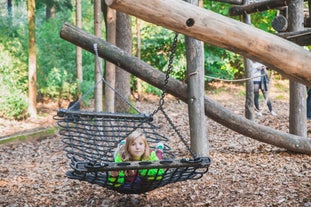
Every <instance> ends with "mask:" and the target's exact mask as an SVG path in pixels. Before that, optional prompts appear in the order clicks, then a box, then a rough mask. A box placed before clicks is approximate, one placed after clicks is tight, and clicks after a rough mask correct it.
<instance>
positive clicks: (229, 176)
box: [0, 81, 311, 207]
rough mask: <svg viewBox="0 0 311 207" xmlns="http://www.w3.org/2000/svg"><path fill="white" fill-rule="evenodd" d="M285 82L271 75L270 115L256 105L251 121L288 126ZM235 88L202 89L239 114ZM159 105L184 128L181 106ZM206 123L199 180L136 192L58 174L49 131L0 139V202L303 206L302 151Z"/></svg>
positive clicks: (309, 197)
mask: <svg viewBox="0 0 311 207" xmlns="http://www.w3.org/2000/svg"><path fill="white" fill-rule="evenodd" d="M277 84H283V87H282V88H280V87H278V86H277ZM286 84H288V83H286V81H285V82H284V83H283V82H281V83H275V87H273V88H272V89H271V94H270V95H271V98H272V102H273V106H274V110H275V112H276V113H277V116H272V115H270V114H269V113H268V112H267V110H266V108H267V107H266V106H262V107H263V108H264V109H265V110H264V111H263V116H261V117H256V120H255V121H256V122H258V123H261V124H263V125H267V126H269V127H272V128H275V129H278V130H282V131H285V132H288V113H289V112H288V90H286ZM284 85H285V90H284ZM243 94H244V93H243V87H241V86H236V85H233V84H226V85H225V87H218V89H217V90H214V91H213V92H211V91H208V92H207V95H208V96H209V97H210V98H213V99H214V100H216V101H218V103H220V104H222V105H223V106H225V107H226V108H228V109H230V110H232V113H237V114H240V115H243V114H244V95H243ZM261 103H262V102H261ZM135 105H136V106H137V107H138V108H139V109H141V111H147V112H150V111H153V110H152V109H154V108H155V107H156V105H157V100H154V99H153V98H150V97H146V100H144V101H142V102H136V103H135ZM56 108H57V107H56V105H55V104H43V105H41V106H40V116H39V117H38V119H35V120H26V121H22V122H16V121H8V120H0V121H1V122H0V123H1V124H0V130H1V132H2V135H1V136H4V135H8V134H12V133H17V132H19V131H21V130H29V129H32V128H36V127H48V126H53V125H55V121H54V120H53V115H55V113H56ZM165 108H166V111H167V112H168V114H169V116H170V117H171V119H172V120H173V121H174V123H175V124H176V126H177V127H180V128H182V132H184V131H187V130H188V123H187V106H186V105H185V104H184V103H182V102H180V101H178V100H176V99H172V98H171V99H169V100H167V101H166V104H165ZM309 122H310V121H308V130H309V129H310V127H311V126H310V125H311V123H309ZM207 127H208V138H209V142H210V157H211V159H212V164H211V166H210V169H209V172H208V173H207V174H206V175H205V176H204V177H203V178H201V179H200V180H196V181H185V182H179V183H174V184H169V185H167V186H164V187H161V188H158V189H156V190H154V191H151V192H149V193H146V194H142V195H123V194H119V193H116V192H114V191H111V190H107V189H105V188H102V187H100V186H97V185H94V184H89V183H86V182H80V181H77V180H70V179H68V178H67V177H65V173H66V171H67V170H69V166H68V160H67V158H66V156H65V153H64V152H63V150H62V147H63V145H62V142H61V138H60V136H59V135H57V134H56V135H54V136H50V137H47V138H44V139H36V140H28V141H24V142H21V141H19V142H14V143H9V144H3V145H0V206H10V207H15V206H18V207H19V206H23V207H26V206H27V207H28V206H29V207H32V206H105V207H106V206H109V207H110V206H145V207H151V206H215V207H218V206H232V207H233V206H234V207H239V206H260V207H261V206H262V207H264V206H265V207H272V206H299V207H300V206H301V207H309V206H311V183H310V181H311V162H310V156H308V155H302V154H294V153H289V152H286V151H285V150H284V149H280V148H277V147H274V146H270V145H267V144H265V143H261V142H258V141H256V140H253V139H251V138H248V137H245V136H243V135H240V134H238V133H236V132H234V131H232V130H230V129H227V128H225V127H224V126H222V125H220V124H218V123H216V122H214V121H212V120H209V119H208V120H207ZM309 137H310V135H309Z"/></svg>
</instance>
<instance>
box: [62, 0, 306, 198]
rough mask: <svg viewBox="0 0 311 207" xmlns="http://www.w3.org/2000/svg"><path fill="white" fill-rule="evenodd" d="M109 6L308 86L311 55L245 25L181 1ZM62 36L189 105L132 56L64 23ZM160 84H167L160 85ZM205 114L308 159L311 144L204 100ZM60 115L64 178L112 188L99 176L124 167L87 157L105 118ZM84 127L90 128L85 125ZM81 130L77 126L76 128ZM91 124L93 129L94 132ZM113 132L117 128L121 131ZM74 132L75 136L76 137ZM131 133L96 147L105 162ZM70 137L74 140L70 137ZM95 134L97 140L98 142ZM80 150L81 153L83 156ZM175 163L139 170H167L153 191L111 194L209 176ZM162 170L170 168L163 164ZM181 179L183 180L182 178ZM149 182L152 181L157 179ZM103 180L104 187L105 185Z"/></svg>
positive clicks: (178, 89)
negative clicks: (66, 161)
mask: <svg viewBox="0 0 311 207" xmlns="http://www.w3.org/2000/svg"><path fill="white" fill-rule="evenodd" d="M107 4H108V5H109V6H111V7H112V8H115V9H117V10H120V11H122V12H127V13H129V14H132V15H136V16H138V17H139V18H142V19H144V20H146V21H149V22H152V23H155V24H158V25H161V26H164V27H167V28H168V29H172V30H174V31H176V32H180V33H183V34H186V35H188V36H191V37H193V38H196V39H199V40H202V41H204V42H207V43H209V44H213V45H215V46H218V47H222V48H224V49H228V50H231V51H233V52H237V53H239V54H241V55H243V56H245V57H249V58H252V59H254V60H258V61H260V62H264V63H266V64H267V65H268V66H270V67H272V68H273V69H275V70H277V71H279V72H280V73H282V74H284V75H286V76H287V77H289V78H291V79H292V80H295V81H298V82H301V83H303V84H307V85H308V84H310V80H311V72H310V70H309V69H308V68H311V64H310V63H309V61H307V59H308V58H310V57H311V55H310V53H309V52H307V51H306V50H304V49H303V48H301V47H300V46H298V45H296V44H294V43H292V42H290V41H288V40H285V39H283V38H281V37H278V36H276V35H272V34H269V33H266V32H264V31H261V30H259V29H256V28H254V27H251V26H249V25H247V24H243V23H240V22H238V21H235V20H232V19H230V18H226V17H223V16H221V15H218V14H214V13H213V12H210V11H206V10H204V9H201V8H199V7H196V6H192V5H191V4H187V3H184V2H182V1H174V3H172V1H171V2H170V1H162V0H155V1H148V4H147V3H146V4H145V3H144V2H140V1H135V0H134V1H128V0H123V1H107ZM170 5H171V6H170ZM173 6H174V7H173ZM153 7H154V8H159V10H156V9H153ZM176 8H178V9H176ZM186 8H187V9H186ZM165 9H167V10H165ZM172 10H174V11H175V10H176V12H171V11H172ZM138 11H143V12H138ZM183 11H186V12H183ZM161 12H162V13H161ZM188 12H190V14H191V15H187V13H188ZM167 13H170V14H172V15H170V16H169V17H168V18H166V19H165V21H164V19H163V20H161V18H163V16H164V14H167ZM179 20H180V22H179ZM215 25H218V28H216V27H215ZM241 33H243V34H242V36H245V37H247V38H244V39H243V40H240V38H239V37H240V36H241ZM60 35H61V37H62V38H63V39H65V40H67V41H69V42H71V43H73V44H75V45H77V46H80V47H82V48H84V49H86V50H88V51H89V52H92V53H95V54H96V56H99V57H102V58H104V59H106V60H108V61H109V62H111V63H114V64H115V65H117V66H119V67H121V68H123V69H124V70H126V71H128V72H130V73H132V74H133V75H135V76H137V77H139V78H141V79H142V80H144V81H146V82H148V83H150V84H152V85H154V86H156V87H158V88H163V86H164V88H166V89H167V92H168V93H171V94H172V95H174V96H176V97H178V98H180V99H181V100H183V101H184V102H187V100H188V98H187V97H188V96H189V94H187V92H186V91H187V85H185V84H183V83H181V82H179V81H177V80H175V79H173V78H168V77H167V76H166V77H165V74H163V73H161V72H160V71H158V70H155V69H153V68H152V67H151V66H149V65H147V64H146V63H144V62H143V61H140V60H139V59H137V58H135V57H132V56H131V55H129V54H127V53H125V52H124V51H122V50H121V49H119V48H117V47H115V46H113V45H111V44H109V43H108V42H105V41H103V40H102V39H100V38H98V37H95V36H93V35H91V34H88V33H86V32H84V31H83V30H81V29H78V28H76V27H74V26H72V25H70V24H67V23H66V24H64V26H63V28H62V30H61V33H60ZM245 39H246V40H245ZM94 45H96V48H97V49H96V50H94ZM290 57H291V60H292V61H290V62H286V64H284V63H283V62H282V60H283V59H290ZM301 57H303V58H301ZM163 80H168V81H164V82H163ZM204 108H205V114H206V115H207V116H208V117H209V118H211V119H213V120H215V121H216V122H218V123H220V124H222V125H224V126H226V127H228V128H230V129H232V130H234V131H236V132H238V133H241V134H243V135H246V136H248V137H251V138H254V139H256V140H259V141H262V142H265V143H268V144H272V145H275V146H278V147H281V148H285V149H287V150H289V151H294V152H300V153H306V154H311V143H310V140H309V139H308V138H304V137H299V136H295V135H292V134H287V133H284V132H280V131H277V130H274V129H271V128H269V127H265V126H261V125H259V124H256V123H254V122H252V121H249V120H248V119H245V118H244V117H240V116H238V115H235V114H234V113H231V112H230V111H228V110H227V109H225V108H224V107H222V106H220V105H219V104H217V103H216V102H214V101H212V100H210V99H208V98H207V97H205V100H204ZM58 115H59V117H62V119H63V121H62V120H60V123H61V124H60V125H61V126H62V127H63V128H64V130H63V134H62V135H64V136H65V137H66V136H67V137H68V140H69V141H68V142H67V143H66V141H65V144H68V143H69V145H68V146H67V147H68V149H69V150H68V151H67V156H69V157H70V158H71V161H72V162H71V167H72V168H73V169H74V171H73V174H72V173H71V174H70V173H69V174H68V177H72V178H74V179H80V180H85V181H88V182H90V183H96V184H99V185H103V186H106V187H107V186H108V188H111V187H112V186H111V184H109V183H107V173H102V172H109V170H116V169H117V170H122V169H123V170H124V169H125V166H119V167H118V166H117V165H116V164H114V163H113V161H112V160H111V159H109V160H105V161H107V162H108V163H104V165H101V164H100V165H99V164H98V163H97V160H98V159H99V160H102V159H103V158H101V157H99V158H95V159H94V156H95V155H96V156H98V155H97V154H96V153H97V151H95V153H91V152H90V151H91V150H92V149H93V148H98V146H93V143H94V142H97V141H98V137H101V134H103V135H105V133H106V132H107V129H106V124H105V121H104V120H105V118H101V115H96V114H95V116H94V117H91V118H87V119H86V120H84V121H81V120H82V119H84V118H83V117H84V115H83V113H80V112H78V114H75V112H70V111H69V112H67V111H66V112H62V111H60V113H59V114H58ZM86 115H87V117H88V116H89V114H86ZM109 117H110V115H109ZM121 117H123V116H121V115H117V118H121ZM97 119H98V121H97ZM88 122H89V123H91V124H90V125H89V124H88ZM113 122H115V121H113ZM83 123H85V124H83ZM97 123H99V124H100V125H99V126H97ZM75 124H78V125H77V127H72V126H73V125H75ZM80 124H81V126H80V127H79V125H80ZM94 124H96V126H95V125H94ZM108 125H109V126H108V132H109V133H110V132H111V131H110V128H111V127H112V125H110V124H108ZM84 126H86V128H84ZM116 127H119V125H118V126H116ZM138 127H139V125H138ZM92 128H96V129H103V130H102V131H100V132H95V135H94V136H93V135H91V134H89V133H91V131H92ZM136 128H137V126H135V127H133V129H132V130H135V129H136ZM76 129H79V130H77V131H75V130H76ZM132 130H130V131H126V133H125V134H124V135H120V134H117V135H113V137H118V140H117V141H115V142H114V144H113V146H110V145H109V144H108V145H109V146H108V147H107V146H106V145H107V144H105V143H104V144H100V145H99V146H105V147H104V148H107V149H108V153H110V154H107V156H105V157H110V158H111V157H112V154H111V148H113V147H115V144H116V143H118V142H119V141H120V140H121V139H123V138H125V137H126V135H127V134H128V133H130V132H131V131H132ZM83 131H86V132H87V133H86V134H84V132H83ZM105 131H106V132H105ZM74 133H75V134H76V135H73V134H74ZM96 134H99V135H100V136H98V135H96ZM72 137H78V141H77V143H78V144H74V145H72V142H75V141H76V140H75V139H76V138H72ZM89 137H95V140H94V142H93V141H91V142H92V143H91V145H90V146H88V147H85V146H84V145H85V144H87V143H89ZM65 139H66V138H65ZM85 139H86V141H85V143H84V141H83V143H84V144H83V145H81V146H80V142H81V140H85ZM201 141H202V140H201ZM207 141H208V140H207V139H206V142H207ZM109 142H111V141H109ZM76 148H77V151H76ZM82 148H83V150H81V149H82ZM84 148H86V150H84ZM99 148H101V147H99ZM107 149H104V151H107ZM109 149H110V151H109ZM105 153H106V152H103V154H105ZM76 156H78V157H79V156H80V158H82V159H81V160H83V159H85V158H86V159H87V160H89V161H87V162H81V160H76ZM88 156H89V157H88ZM174 162H175V163H174V164H173V168H174V169H175V170H174V171H172V170H170V166H165V165H163V163H161V162H160V163H157V164H156V163H153V164H151V165H149V166H148V165H147V167H146V166H142V168H148V169H151V168H167V169H168V170H167V171H166V172H168V173H166V174H165V175H163V180H162V179H161V180H162V181H163V182H162V181H157V182H152V183H151V185H149V186H148V187H147V188H145V189H141V187H136V186H134V184H131V186H130V188H128V189H127V188H119V187H117V188H113V189H115V190H117V191H119V192H121V193H143V192H146V191H149V190H153V189H155V188H156V187H159V186H163V185H166V184H168V183H172V182H175V181H183V180H186V179H197V176H196V175H197V172H196V170H197V169H199V168H205V169H206V171H204V172H203V173H199V174H200V175H199V176H198V177H201V176H202V175H203V174H204V173H205V172H207V169H208V166H209V160H207V161H204V159H203V160H202V158H199V161H195V160H192V161H191V162H190V163H194V165H188V164H186V165H184V164H183V161H181V160H180V161H176V160H175V161H174ZM176 162H177V163H176ZM164 164H168V163H166V162H165V163H164ZM188 167H191V169H190V172H185V171H184V169H188ZM192 167H193V168H192ZM126 169H130V170H132V169H141V167H139V166H137V165H136V166H135V164H134V166H132V165H131V166H129V167H126ZM179 169H181V171H179ZM94 172H95V174H94ZM98 173H99V174H98ZM176 174H178V175H179V176H178V177H179V178H180V179H179V180H175V179H173V180H171V179H172V178H174V177H175V176H173V175H176ZM184 175H186V176H185V177H184ZM152 179H153V180H155V179H156V178H152ZM103 180H105V181H104V182H103Z"/></svg>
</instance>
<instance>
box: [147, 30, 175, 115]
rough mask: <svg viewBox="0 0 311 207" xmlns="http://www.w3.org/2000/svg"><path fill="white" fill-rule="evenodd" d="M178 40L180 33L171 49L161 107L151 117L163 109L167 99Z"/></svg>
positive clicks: (160, 101)
mask: <svg viewBox="0 0 311 207" xmlns="http://www.w3.org/2000/svg"><path fill="white" fill-rule="evenodd" d="M177 39H178V33H175V37H174V41H173V44H172V47H171V49H170V57H169V61H168V66H167V71H166V73H165V79H164V85H163V88H162V95H161V98H160V100H159V106H158V108H157V109H155V110H154V112H153V113H152V114H151V116H153V115H155V114H156V113H157V112H158V111H159V110H160V109H162V107H163V105H164V98H165V95H166V91H167V84H168V79H169V78H170V73H171V71H172V70H173V60H174V55H175V51H176V45H177Z"/></svg>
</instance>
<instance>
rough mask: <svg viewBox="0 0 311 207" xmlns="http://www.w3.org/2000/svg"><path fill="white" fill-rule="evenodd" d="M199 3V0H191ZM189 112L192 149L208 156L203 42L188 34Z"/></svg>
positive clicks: (199, 155)
mask: <svg viewBox="0 0 311 207" xmlns="http://www.w3.org/2000/svg"><path fill="white" fill-rule="evenodd" d="M189 1H190V0H189ZM191 2H192V4H196V5H198V1H193V0H191ZM185 39H186V53H187V80H188V90H187V93H188V113H189V125H190V137H191V149H192V150H193V151H194V153H195V154H196V155H197V156H198V157H202V156H208V153H209V152H208V151H209V144H208V139H207V125H206V118H205V113H204V51H203V43H202V42H201V41H198V40H196V39H193V38H191V37H187V36H186V38H185Z"/></svg>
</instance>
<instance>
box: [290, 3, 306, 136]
mask: <svg viewBox="0 0 311 207" xmlns="http://www.w3.org/2000/svg"><path fill="white" fill-rule="evenodd" d="M303 21H304V12H303V0H290V1H289V5H288V30H289V31H290V32H296V31H302V30H303V29H304V27H303ZM306 91H307V90H306V87H305V86H304V85H303V84H300V83H297V82H296V81H292V80H291V81H290V107H289V133H291V134H295V135H299V136H303V137H307V110H306Z"/></svg>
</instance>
